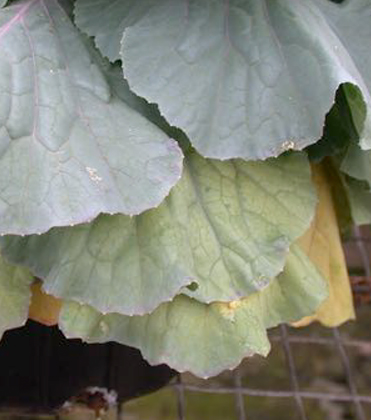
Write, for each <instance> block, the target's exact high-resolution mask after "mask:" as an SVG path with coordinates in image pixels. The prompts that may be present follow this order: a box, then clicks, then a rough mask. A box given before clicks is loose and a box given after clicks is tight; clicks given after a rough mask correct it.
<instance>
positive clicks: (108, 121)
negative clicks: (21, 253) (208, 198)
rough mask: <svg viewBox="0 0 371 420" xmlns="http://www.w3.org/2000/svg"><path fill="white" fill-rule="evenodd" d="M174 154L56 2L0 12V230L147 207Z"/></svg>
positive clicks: (158, 197) (161, 192)
mask: <svg viewBox="0 0 371 420" xmlns="http://www.w3.org/2000/svg"><path fill="white" fill-rule="evenodd" d="M181 161H182V154H181V151H180V149H179V148H178V146H177V144H176V143H175V142H174V141H172V140H170V139H169V138H168V137H167V136H166V135H165V134H164V133H163V132H162V131H161V130H159V129H158V128H157V127H156V126H154V125H153V124H152V123H150V122H149V121H148V120H146V119H145V118H143V117H142V116H141V115H139V114H138V113H137V112H136V111H134V110H133V109H131V108H130V107H129V106H128V105H127V104H125V103H124V102H123V101H121V100H120V99H119V98H118V97H117V96H116V95H115V93H114V92H113V91H112V89H111V88H110V86H109V85H108V83H107V80H106V79H105V77H104V75H103V73H102V70H101V69H100V63H99V60H97V59H96V56H95V55H94V54H93V53H92V52H91V51H90V49H89V48H88V46H87V45H86V42H85V41H84V39H83V37H82V36H81V35H80V32H79V31H78V30H77V28H75V27H74V26H73V24H72V22H71V21H70V20H69V17H68V15H67V14H66V13H65V11H64V9H63V8H62V7H61V6H60V4H59V3H58V1H56V0H49V1H47V2H45V1H41V0H24V1H21V2H17V3H15V4H13V5H11V6H9V7H6V8H4V9H1V10H0V233H2V234H6V233H11V234H32V233H40V232H44V231H46V230H48V229H49V228H51V227H54V226H65V225H70V224H75V223H82V222H86V221H89V220H91V219H93V218H94V217H96V216H97V215H98V214H99V213H101V212H106V213H124V214H139V213H141V212H142V211H144V210H146V209H148V208H152V207H156V206H157V205H158V204H159V203H160V202H161V201H162V200H163V199H164V197H165V196H166V195H167V194H168V193H169V190H170V188H171V187H172V186H173V185H174V184H175V183H176V182H177V180H178V179H179V177H180V174H181Z"/></svg>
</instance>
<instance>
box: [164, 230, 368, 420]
mask: <svg viewBox="0 0 371 420" xmlns="http://www.w3.org/2000/svg"><path fill="white" fill-rule="evenodd" d="M344 248H345V253H346V256H347V262H348V267H349V272H350V275H351V280H352V289H353V295H354V299H355V303H356V308H357V309H359V308H360V307H362V306H363V307H364V306H366V305H367V306H368V307H369V308H370V310H369V312H368V315H369V316H370V317H369V320H370V322H369V324H370V331H371V265H370V254H371V234H370V230H369V228H364V229H362V230H361V229H359V228H357V229H355V231H354V234H353V235H352V237H351V238H349V239H348V240H347V241H346V242H345V244H344ZM352 273H355V274H354V275H352ZM315 328H316V331H317V333H316V334H312V333H308V332H307V331H310V330H311V327H307V328H302V329H295V328H290V327H288V326H285V325H282V326H280V327H279V328H276V329H275V330H274V331H273V332H272V333H271V335H270V339H271V342H272V344H273V345H275V346H279V347H280V348H281V351H282V352H283V354H284V359H285V370H286V372H285V373H286V374H287V376H288V378H289V382H288V386H289V388H288V389H275V388H276V387H272V386H271V380H270V375H269V371H270V369H269V365H270V359H269V357H268V359H267V362H266V363H267V370H268V374H267V370H265V372H264V373H262V375H261V376H264V379H265V382H264V385H266V386H264V387H263V386H260V387H259V386H253V384H250V383H249V378H250V374H249V370H248V368H247V369H244V368H243V367H242V366H240V367H239V368H237V369H235V370H234V371H233V372H231V373H229V374H228V380H227V381H226V380H225V378H223V379H220V380H218V379H216V380H212V381H197V382H195V381H193V380H192V379H191V380H190V379H189V377H187V375H181V376H179V377H178V378H177V380H176V382H174V383H172V384H171V385H170V386H171V387H172V388H173V389H174V391H175V395H176V398H177V411H178V420H187V398H186V396H187V395H189V394H199V395H200V394H212V395H227V396H232V397H233V398H234V401H235V410H234V412H231V413H230V414H229V415H228V419H227V418H226V420H233V419H236V420H250V419H253V418H254V419H255V418H259V419H261V418H263V419H264V420H265V419H274V418H277V417H274V414H273V415H272V413H269V412H268V411H269V410H270V409H269V408H267V409H266V410H267V411H266V412H264V408H263V409H262V410H263V411H260V413H261V414H260V416H257V415H256V414H252V415H251V417H250V407H252V399H265V400H264V401H266V400H267V398H268V399H280V400H286V401H291V402H292V403H293V404H291V407H292V409H289V410H288V412H287V417H278V418H280V419H281V418H285V419H286V418H287V419H289V418H290V419H298V420H311V419H312V418H315V419H317V418H319V417H318V416H317V417H311V415H312V409H311V407H310V406H309V407H308V402H313V401H315V402H317V403H320V404H333V403H336V404H347V405H348V406H349V407H350V411H349V413H347V414H346V415H345V417H336V412H335V414H331V419H332V418H346V419H352V420H353V419H354V420H367V419H369V418H371V335H370V336H369V337H368V338H363V337H361V338H359V337H352V336H350V337H349V334H348V333H347V332H346V331H345V332H344V331H343V328H346V327H339V328H332V329H328V328H324V327H319V326H318V325H317V326H316V327H315ZM318 331H320V333H319V334H318ZM303 346H305V350H306V352H307V353H308V352H309V354H311V351H312V350H313V358H315V357H316V352H315V350H314V348H315V346H316V347H318V346H320V347H324V348H326V349H327V350H328V351H329V352H330V354H329V356H328V359H329V361H331V362H333V361H335V359H337V362H338V363H339V365H341V367H342V368H341V369H342V374H341V380H340V382H341V390H332V388H336V386H334V387H332V386H331V387H330V388H331V389H330V390H326V389H321V390H310V389H308V387H307V386H303V385H302V383H301V378H300V375H299V372H298V368H297V365H296V361H295V356H296V355H297V354H300V352H301V351H302V349H303ZM351 351H359V352H360V353H361V354H363V355H364V357H366V358H367V359H368V360H369V361H370V365H369V367H368V368H369V369H370V371H369V372H359V371H358V370H357V369H356V368H354V366H352V363H351V358H350V357H349V352H351ZM309 358H310V357H309ZM309 362H310V360H308V363H309ZM251 363H252V364H253V363H254V361H252V362H251ZM362 370H363V369H362ZM272 371H273V370H272ZM313 374H315V373H313ZM359 374H365V375H366V376H368V377H369V378H370V381H369V382H368V384H367V385H368V386H367V387H366V392H364V390H363V392H360V390H359V389H358V386H357V375H359ZM312 379H314V380H315V381H321V380H322V381H324V382H325V383H326V380H327V378H326V377H320V378H318V377H317V378H312ZM226 382H227V385H226V384H225V383H226ZM282 388H284V387H283V386H282ZM247 397H248V398H247ZM260 406H261V407H264V406H266V403H265V402H263V404H260ZM290 410H291V411H295V413H293V412H290V413H289V411H290ZM251 413H252V411H251ZM199 415H200V417H199V418H200V419H202V418H203V415H202V413H200V414H199ZM332 416H333V417H332ZM193 418H195V417H194V414H193V415H192V419H193ZM326 418H328V419H330V417H326Z"/></svg>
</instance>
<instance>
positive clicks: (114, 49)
mask: <svg viewBox="0 0 371 420" xmlns="http://www.w3.org/2000/svg"><path fill="white" fill-rule="evenodd" d="M0 5H1V8H0V234H1V239H0V249H1V257H0V258H1V259H0V335H2V334H3V332H4V331H5V330H8V329H11V328H16V327H18V326H21V325H23V324H24V322H25V321H26V320H27V318H28V317H31V318H33V319H36V320H38V321H40V322H43V323H45V324H47V325H50V324H55V323H58V325H59V328H60V329H61V330H62V331H63V333H64V334H65V335H66V336H67V337H69V338H81V339H82V340H84V341H87V342H107V341H116V342H119V343H123V344H126V345H129V346H133V347H136V348H139V349H140V351H141V352H142V354H143V356H144V358H145V359H146V360H148V361H149V362H150V363H151V364H159V363H166V364H168V365H169V366H171V367H172V368H174V369H176V370H178V371H180V372H182V371H190V372H192V373H194V374H195V375H198V376H200V377H209V376H212V375H216V374H218V373H219V372H221V371H222V370H224V369H231V368H233V367H235V366H236V365H238V364H239V362H240V361H241V360H242V359H243V358H244V357H247V356H251V355H253V354H261V355H267V354H268V352H269V347H270V345H269V340H268V338H267V330H268V329H269V328H271V327H274V326H277V325H279V324H281V323H291V324H293V325H296V326H303V325H306V324H308V323H309V322H312V321H314V320H316V321H320V322H322V323H323V324H324V325H327V326H335V325H339V324H341V323H342V322H345V321H347V320H348V319H352V318H354V309H353V305H352V297H351V292H350V286H349V278H348V275H347V270H346V264H345V259H344V254H343V251H342V248H341V234H342V233H344V232H347V231H348V230H349V229H350V228H351V227H352V226H353V225H354V224H366V223H370V222H371V192H370V188H371V0H344V1H342V2H339V1H337V2H334V1H330V0H296V1H293V0H138V1H134V0H75V1H69V0H20V1H2V2H1V3H0ZM30 303H31V306H30ZM0 345H1V343H0Z"/></svg>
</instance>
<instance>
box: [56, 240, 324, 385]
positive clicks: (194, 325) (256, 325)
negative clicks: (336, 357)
mask: <svg viewBox="0 0 371 420" xmlns="http://www.w3.org/2000/svg"><path fill="white" fill-rule="evenodd" d="M292 251H293V252H292V253H291V254H290V255H289V257H288V260H287V265H286V267H285V271H284V273H283V274H281V275H280V276H279V277H278V279H277V280H274V281H273V282H271V283H270V285H269V286H268V287H267V288H265V289H264V290H263V291H261V292H258V293H255V294H253V295H251V296H250V297H248V298H245V299H242V300H240V301H234V302H230V303H213V304H210V305H206V304H202V303H200V302H197V301H196V300H194V299H190V298H188V297H186V296H178V297H177V298H176V299H175V300H174V301H173V302H171V303H165V304H163V305H161V306H160V307H159V308H158V309H156V310H155V311H154V312H153V313H152V314H149V315H145V316H134V317H127V316H123V315H118V314H109V315H102V314H100V313H99V312H97V311H96V310H94V309H93V308H91V307H89V306H83V305H79V304H77V303H73V302H69V303H65V305H64V307H63V309H62V313H61V316H60V322H59V325H60V327H61V328H62V330H63V332H64V334H65V335H66V336H67V337H70V338H75V337H79V338H82V339H83V340H85V341H88V342H107V341H111V340H112V341H118V342H120V343H124V344H126V345H129V346H134V347H137V348H139V349H140V350H141V352H142V354H143V356H144V358H145V359H147V360H148V361H149V362H150V363H151V364H159V363H166V364H168V365H169V366H171V367H173V368H175V369H177V370H178V371H180V372H183V371H191V372H192V373H194V374H196V375H198V376H201V377H208V376H213V375H216V374H218V373H219V372H221V371H222V370H224V369H227V368H232V367H235V366H236V365H237V364H238V363H239V362H240V361H241V359H242V358H243V357H246V356H249V355H252V354H254V353H258V354H262V355H266V354H267V353H268V351H269V341H268V339H267V334H266V329H267V328H270V327H273V326H275V325H277V324H279V323H281V322H292V321H295V320H298V319H300V318H301V317H303V316H305V315H309V314H311V313H313V312H314V311H315V310H316V308H317V307H318V305H319V304H320V303H321V302H322V301H323V299H325V298H326V297H327V288H326V284H325V282H324V281H323V279H322V277H321V276H320V275H319V274H318V272H317V270H316V269H315V268H314V266H313V265H312V264H311V263H310V262H309V260H308V258H307V257H306V256H305V255H304V254H302V253H301V252H300V251H299V250H298V249H296V248H293V250H292Z"/></svg>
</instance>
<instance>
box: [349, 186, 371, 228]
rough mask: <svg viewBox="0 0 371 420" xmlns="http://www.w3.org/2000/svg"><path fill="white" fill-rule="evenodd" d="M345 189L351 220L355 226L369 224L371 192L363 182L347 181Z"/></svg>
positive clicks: (370, 220) (370, 221)
mask: <svg viewBox="0 0 371 420" xmlns="http://www.w3.org/2000/svg"><path fill="white" fill-rule="evenodd" d="M345 183H346V184H345V188H346V191H347V195H348V200H349V205H350V210H351V214H352V219H353V221H354V223H355V224H356V225H366V224H370V223H371V190H370V186H369V185H368V184H367V183H365V182H360V181H358V180H356V179H347V180H346V181H345Z"/></svg>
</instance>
